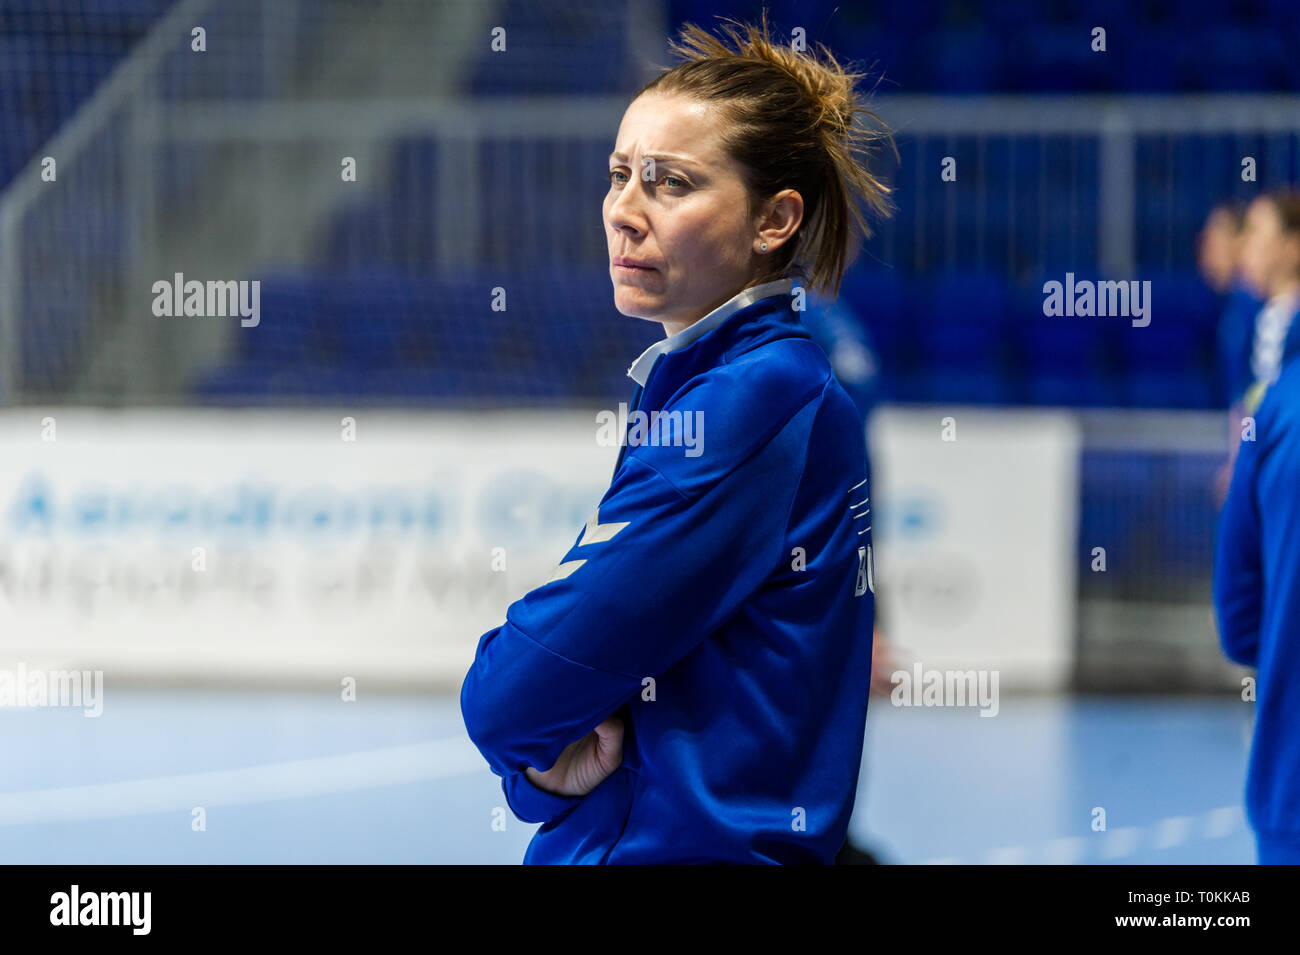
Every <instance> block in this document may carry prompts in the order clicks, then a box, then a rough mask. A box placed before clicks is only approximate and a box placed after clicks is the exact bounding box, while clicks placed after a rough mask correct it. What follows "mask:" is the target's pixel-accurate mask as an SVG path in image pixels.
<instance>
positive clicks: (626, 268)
mask: <svg viewBox="0 0 1300 955" xmlns="http://www.w3.org/2000/svg"><path fill="white" fill-rule="evenodd" d="M610 264H611V265H612V266H613V267H614V268H616V269H618V270H619V271H620V272H653V271H655V268H654V266H652V265H650V264H648V263H646V262H640V261H637V260H636V259H628V258H624V257H622V256H617V257H615V258H614V259H613V260H612V261H611V263H610Z"/></svg>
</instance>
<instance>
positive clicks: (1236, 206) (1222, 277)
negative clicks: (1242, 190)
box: [1196, 199, 1263, 407]
mask: <svg viewBox="0 0 1300 955" xmlns="http://www.w3.org/2000/svg"><path fill="white" fill-rule="evenodd" d="M1245 219H1246V204H1245V203H1244V202H1242V201H1241V200H1238V199H1230V200H1227V201H1225V202H1220V203H1219V204H1218V205H1216V206H1215V207H1214V208H1213V209H1211V210H1210V214H1209V215H1208V216H1206V219H1205V225H1204V226H1203V227H1202V229H1201V232H1200V235H1199V236H1198V237H1197V261H1196V264H1197V268H1198V269H1199V271H1200V273H1201V278H1202V279H1203V280H1204V281H1205V284H1206V285H1208V286H1209V287H1210V288H1211V289H1213V290H1214V292H1215V293H1216V294H1217V295H1218V296H1219V297H1220V302H1221V305H1222V311H1221V313H1220V318H1219V326H1218V334H1217V340H1218V341H1217V344H1218V357H1219V373H1220V375H1221V379H1220V380H1221V390H1220V395H1221V397H1222V398H1223V399H1224V404H1225V405H1226V406H1228V407H1231V406H1232V405H1233V404H1235V403H1236V402H1238V401H1240V400H1241V397H1242V395H1244V394H1245V393H1246V389H1247V388H1249V387H1250V385H1251V382H1252V381H1253V378H1252V376H1251V371H1250V355H1251V349H1252V345H1253V341H1254V335H1255V316H1256V315H1257V314H1258V313H1259V309H1260V306H1261V305H1262V304H1263V303H1262V302H1261V301H1260V300H1259V298H1258V297H1257V296H1256V295H1255V294H1254V292H1253V291H1252V290H1251V288H1250V286H1249V285H1248V284H1247V283H1246V281H1245V280H1244V279H1243V278H1242V275H1241V268H1240V265H1241V243H1242V229H1243V226H1244V225H1245Z"/></svg>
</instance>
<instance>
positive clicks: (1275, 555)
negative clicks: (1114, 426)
mask: <svg viewBox="0 0 1300 955" xmlns="http://www.w3.org/2000/svg"><path fill="white" fill-rule="evenodd" d="M1242 271H1243V272H1244V274H1245V276H1246V278H1247V280H1248V281H1250V282H1251V284H1252V285H1254V286H1255V287H1256V288H1257V289H1258V290H1259V292H1260V293H1261V294H1262V295H1263V296H1264V297H1265V298H1267V299H1268V304H1267V305H1266V306H1265V310H1264V312H1261V313H1260V327H1259V330H1258V331H1257V334H1256V350H1255V351H1256V356H1257V357H1258V359H1259V360H1258V361H1257V363H1256V375H1258V376H1259V377H1260V381H1259V382H1258V387H1257V389H1256V392H1257V394H1256V395H1255V396H1254V397H1253V398H1252V399H1251V400H1250V404H1249V407H1248V410H1247V413H1248V414H1251V415H1253V421H1252V422H1251V423H1250V428H1249V430H1246V429H1245V428H1243V433H1242V436H1241V442H1240V447H1239V450H1238V452H1237V460H1236V464H1235V466H1234V469H1233V473H1232V483H1231V485H1230V486H1229V489H1228V497H1227V500H1226V501H1225V502H1224V505H1223V511H1222V513H1221V514H1220V516H1219V528H1218V539H1217V541H1216V545H1215V547H1216V550H1215V563H1214V605H1215V611H1216V615H1217V619H1218V624H1219V643H1220V645H1221V646H1222V647H1223V652H1224V654H1225V655H1226V656H1227V657H1228V658H1229V659H1230V660H1232V661H1234V662H1235V663H1239V664H1241V665H1243V666H1249V667H1255V668H1256V681H1255V686H1256V689H1255V733H1254V739H1253V740H1252V741H1251V747H1250V768H1249V770H1248V774H1247V779H1246V814H1247V818H1248V819H1249V821H1250V824H1251V827H1252V828H1253V829H1254V831H1255V839H1256V844H1257V848H1258V852H1259V861H1260V863H1261V864H1262V865H1274V864H1281V865H1296V864H1300V734H1297V733H1296V731H1295V728H1296V726H1297V725H1298V724H1300V643H1298V642H1297V641H1296V638H1295V636H1296V621H1297V619H1300V560H1297V554H1298V553H1300V551H1297V541H1300V491H1298V490H1297V489H1300V334H1298V333H1297V332H1298V330H1300V322H1297V321H1295V320H1294V315H1295V311H1296V306H1297V302H1300V193H1297V192H1279V193H1273V194H1270V195H1267V196H1261V197H1260V198H1259V199H1256V200H1255V201H1254V202H1253V203H1252V204H1251V206H1250V211H1249V212H1248V213H1247V214H1246V230H1245V240H1244V243H1243V247H1242ZM1270 309H1271V310H1272V314H1271V315H1270V313H1269V310H1270ZM1288 329H1290V334H1288Z"/></svg>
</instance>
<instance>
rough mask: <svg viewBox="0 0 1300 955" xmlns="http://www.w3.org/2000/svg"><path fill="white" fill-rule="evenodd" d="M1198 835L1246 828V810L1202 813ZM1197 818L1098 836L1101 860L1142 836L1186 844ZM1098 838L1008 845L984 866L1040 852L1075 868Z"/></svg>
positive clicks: (1120, 854) (1129, 849)
mask: <svg viewBox="0 0 1300 955" xmlns="http://www.w3.org/2000/svg"><path fill="white" fill-rule="evenodd" d="M1199 820H1200V822H1201V832H1202V833H1203V835H1199V838H1203V839H1222V838H1224V837H1226V836H1230V835H1232V834H1233V833H1235V832H1236V831H1237V829H1238V828H1239V827H1243V826H1245V825H1246V814H1245V810H1244V809H1243V807H1241V806H1222V807H1220V808H1218V809H1211V810H1209V811H1208V812H1205V813H1202V814H1201V816H1200V817H1199ZM1197 821H1198V817H1195V816H1169V817H1167V818H1165V819H1158V820H1156V821H1155V822H1153V823H1151V824H1150V825H1147V826H1124V827H1122V828H1120V829H1112V830H1110V831H1109V832H1102V833H1100V834H1099V836H1100V839H1099V841H1100V843H1101V857H1102V858H1103V859H1123V858H1125V857H1127V856H1131V855H1133V853H1134V852H1136V851H1137V849H1138V845H1139V843H1140V842H1142V840H1143V837H1144V836H1149V839H1148V840H1147V841H1149V842H1150V844H1151V847H1152V848H1154V849H1174V848H1177V847H1178V846H1182V845H1186V844H1187V843H1189V842H1192V841H1194V840H1195V839H1196V838H1198V835H1197V834H1196V833H1195V829H1196V823H1197ZM1096 838H1097V837H1091V836H1090V837H1088V838H1086V839H1085V838H1084V837H1082V836H1065V837H1063V838H1060V839H1054V840H1052V841H1051V842H1049V843H1047V844H1046V845H1042V846H1037V847H1031V848H1028V849H1027V848H1026V847H1024V846H1009V847H1003V848H999V849H991V850H989V851H988V852H986V853H985V855H984V859H985V863H986V864H989V865H999V864H1022V863H1024V862H1025V861H1028V860H1029V859H1036V858H1037V857H1038V856H1039V854H1040V853H1041V854H1042V855H1044V856H1045V857H1046V861H1047V862H1048V863H1049V864H1064V865H1076V864H1078V862H1079V860H1080V859H1082V858H1084V857H1085V856H1086V850H1087V849H1088V848H1089V846H1088V843H1090V842H1093V841H1094V840H1095V839H1096ZM921 865H966V862H965V861H964V860H962V859H960V858H958V857H956V856H942V857H939V858H935V859H927V860H925V861H924V862H922V863H921Z"/></svg>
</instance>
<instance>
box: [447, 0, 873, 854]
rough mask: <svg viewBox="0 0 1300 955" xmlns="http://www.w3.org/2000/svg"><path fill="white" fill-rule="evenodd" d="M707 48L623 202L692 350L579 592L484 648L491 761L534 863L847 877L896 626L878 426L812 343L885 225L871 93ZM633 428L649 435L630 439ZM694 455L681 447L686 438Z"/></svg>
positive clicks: (666, 351)
mask: <svg viewBox="0 0 1300 955" xmlns="http://www.w3.org/2000/svg"><path fill="white" fill-rule="evenodd" d="M725 37H726V39H725V41H724V40H720V39H717V38H715V37H713V36H711V35H710V34H708V33H706V32H704V31H703V30H700V29H699V28H698V27H694V26H688V27H686V28H685V29H684V30H683V33H682V38H681V40H680V41H679V42H677V43H675V44H674V49H675V51H676V52H677V53H679V54H681V55H682V56H683V58H684V62H683V63H681V64H680V65H678V66H677V67H675V68H673V69H671V70H668V71H666V72H664V73H663V74H661V75H660V76H659V77H658V78H657V79H655V80H654V81H652V82H651V83H649V84H648V85H647V86H646V87H644V88H643V89H642V90H641V91H640V92H639V93H638V94H637V95H636V97H635V98H634V100H633V102H632V104H631V105H630V106H629V107H628V109H627V111H626V113H625V114H624V117H623V121H622V123H621V125H620V127H619V130H618V135H617V139H616V141H615V144H614V150H613V153H612V154H611V156H610V172H609V178H610V185H609V192H608V194H607V195H606V197H605V201H604V222H605V233H606V236H607V239H608V246H609V256H610V277H611V280H612V282H613V285H614V302H615V305H616V306H617V308H618V310H619V311H620V312H621V313H622V314H624V315H626V316H629V317H633V318H640V319H645V320H647V321H654V322H658V323H660V324H661V325H663V328H664V332H665V334H666V336H667V337H666V338H664V339H663V340H661V341H659V342H657V343H656V344H654V345H652V346H651V347H650V348H648V349H647V350H646V351H645V352H644V353H643V354H642V355H641V356H640V357H639V358H638V359H637V360H636V361H635V362H634V363H633V364H632V367H631V368H630V369H629V371H628V374H629V376H630V377H631V378H632V379H633V380H634V381H635V382H636V384H637V388H636V392H635V410H639V411H643V412H645V413H646V414H647V415H649V416H653V415H654V414H655V413H659V414H660V417H659V419H658V420H659V421H660V422H668V423H669V425H668V427H671V426H672V425H673V424H678V426H679V427H680V424H679V423H681V422H690V423H693V424H694V426H695V427H696V434H695V438H696V441H695V442H693V443H691V445H690V446H688V447H685V448H684V447H683V446H682V444H683V442H681V441H677V442H674V441H672V440H663V438H664V434H663V430H664V429H662V428H661V429H659V430H655V429H654V428H652V429H651V432H650V434H649V436H648V437H647V436H646V435H645V434H639V433H637V429H636V428H635V427H633V428H632V429H629V433H628V435H627V436H626V441H625V444H624V447H623V448H622V450H621V451H620V454H619V458H618V462H617V464H616V466H615V470H614V475H613V480H612V482H611V484H610V486H609V489H608V490H607V491H606V492H605V494H604V496H603V497H602V499H601V501H600V504H599V505H598V507H597V509H596V511H595V513H593V514H592V515H591V517H590V518H589V519H588V521H587V524H586V527H584V528H583V529H582V531H581V532H580V533H579V535H578V538H577V541H576V542H575V544H574V546H573V547H572V548H571V549H570V550H569V552H568V553H567V554H566V555H565V557H564V560H563V562H562V563H561V564H560V565H559V567H558V569H557V570H556V572H555V575H554V577H552V579H551V580H550V581H548V582H547V583H546V584H544V585H543V586H541V587H540V588H538V589H537V590H534V591H533V592H531V593H529V594H528V595H526V596H525V597H523V598H522V599H521V600H519V601H516V602H515V603H514V604H512V605H511V606H510V608H509V610H508V611H507V614H506V622H505V624H503V625H502V626H501V627H498V628H497V629H495V630H491V631H489V632H488V633H486V634H484V635H483V638H482V640H481V641H480V642H479V646H478V650H477V653H476V655H475V660H474V664H473V666H472V667H471V669H470V671H469V674H468V675H467V676H466V678H465V683H464V686H463V688H462V691H461V708H462V712H463V714H464V717H465V723H466V727H467V729H468V731H469V735H470V738H471V739H472V740H473V741H474V743H475V744H476V745H477V746H478V747H479V749H480V751H482V753H483V755H484V756H485V757H486V758H487V760H488V763H489V764H490V765H491V767H492V769H493V771H494V772H496V773H497V774H499V775H500V776H501V777H502V779H503V788H504V790H505V794H506V798H507V800H508V802H509V803H510V806H511V808H512V809H513V811H514V812H515V814H516V815H517V816H519V818H521V819H523V820H525V821H530V822H540V823H542V824H543V825H542V826H541V828H540V829H539V830H538V831H537V833H536V834H535V836H534V837H533V840H532V843H531V844H530V845H529V848H528V852H527V854H526V856H525V859H524V861H525V862H529V863H557V862H564V863H570V862H581V863H610V864H614V863H665V862H672V863H825V864H829V863H832V862H833V861H834V858H835V854H836V852H837V851H838V850H839V849H840V848H841V846H842V845H843V844H844V841H845V834H846V830H847V827H848V822H849V816H850V814H851V812H852V809H853V802H854V790H855V785H856V781H857V776H858V768H859V764H860V762H861V757H862V741H863V733H864V727H865V718H866V707H867V690H868V681H869V677H870V666H871V663H870V661H871V631H872V619H873V613H874V597H873V592H872V566H871V534H870V530H871V513H870V506H869V502H868V488H867V487H866V478H865V474H866V448H865V446H864V436H863V427H862V421H861V418H860V417H859V415H858V413H857V411H856V409H855V407H854V405H853V402H852V401H851V400H850V398H849V397H848V395H847V394H846V393H845V392H844V390H843V389H842V388H841V387H840V386H839V385H838V384H837V383H836V381H835V379H834V377H833V375H832V374H831V369H830V366H829V364H828V362H827V359H826V356H825V354H824V353H823V352H822V351H821V350H820V349H819V348H818V347H817V346H816V345H815V344H814V343H813V341H812V340H811V338H810V337H809V334H808V332H807V331H806V330H805V329H804V327H803V326H802V324H801V323H800V321H799V316H798V314H797V309H798V308H800V307H801V303H802V300H803V296H802V289H803V287H802V286H800V287H799V288H798V289H795V288H794V286H795V285H796V281H797V280H804V279H806V280H807V281H808V284H809V285H811V286H813V287H814V288H819V289H827V290H831V292H832V294H834V293H837V292H838V288H839V282H840V278H841V275H842V272H843V269H844V267H845V262H846V258H847V250H848V248H849V243H850V240H851V239H852V238H853V235H852V228H853V226H854V225H856V226H857V227H858V228H859V230H860V231H861V233H862V235H863V236H866V235H869V229H868V227H867V223H866V220H865V218H864V217H863V214H862V211H861V210H860V209H859V203H865V204H866V205H867V206H868V207H869V208H870V209H872V210H874V211H876V212H885V211H886V210H887V207H888V199H887V192H888V190H887V188H886V187H885V186H884V185H882V183H881V182H880V181H879V180H878V179H877V178H876V177H875V176H874V175H873V174H872V173H871V172H869V171H868V170H867V169H866V168H865V166H864V165H863V164H862V163H861V162H860V160H859V159H858V157H857V155H856V153H857V152H858V151H859V149H860V148H861V147H863V146H864V145H866V142H867V141H868V140H869V139H874V138H875V136H887V132H879V133H875V134H869V133H867V132H865V131H863V130H862V129H860V128H855V127H854V125H853V119H854V115H855V114H857V113H862V114H865V115H867V116H870V117H871V118H873V119H874V116H873V115H872V114H870V113H868V112H867V111H865V110H862V109H860V108H859V107H858V106H857V105H856V99H855V94H854V81H855V79H856V78H857V76H856V74H850V73H846V72H845V71H844V70H843V69H842V68H841V67H840V66H839V65H838V64H836V63H835V61H834V60H833V59H832V58H831V57H830V56H829V54H826V53H825V52H824V51H823V58H822V59H816V58H814V57H812V56H809V55H805V54H801V53H796V52H794V51H792V50H789V49H785V48H783V47H780V46H777V45H774V44H773V43H772V42H771V41H770V40H769V39H768V36H767V23H766V17H764V20H763V22H762V24H761V25H760V26H759V27H757V28H755V27H747V26H741V25H739V24H736V25H735V26H734V27H728V28H727V29H726V30H725ZM632 417H635V416H630V420H631V418H632ZM669 437H670V438H671V437H672V436H671V435H670V436H669Z"/></svg>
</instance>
